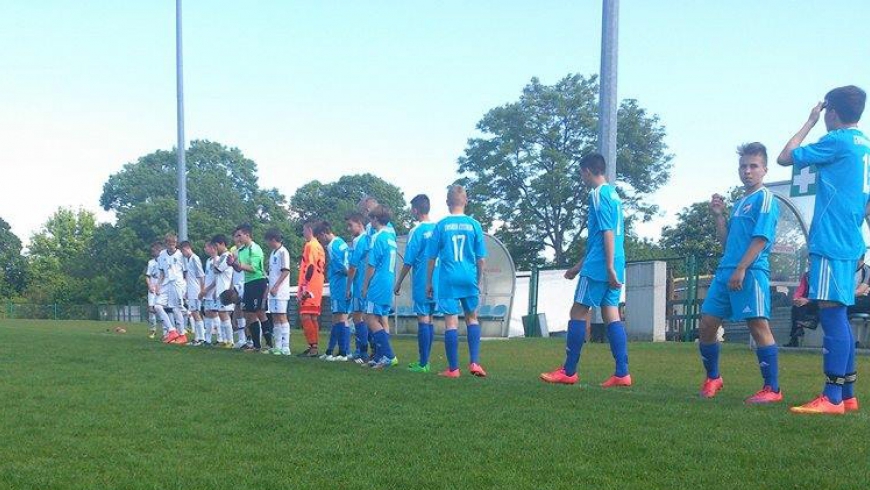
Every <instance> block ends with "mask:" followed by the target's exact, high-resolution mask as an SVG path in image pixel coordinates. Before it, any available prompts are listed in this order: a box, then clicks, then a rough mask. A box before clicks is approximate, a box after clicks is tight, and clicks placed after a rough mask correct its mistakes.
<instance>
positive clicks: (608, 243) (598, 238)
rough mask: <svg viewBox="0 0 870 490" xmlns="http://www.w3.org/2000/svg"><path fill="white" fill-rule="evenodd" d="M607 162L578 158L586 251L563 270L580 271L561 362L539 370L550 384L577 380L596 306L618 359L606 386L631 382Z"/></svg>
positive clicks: (618, 233)
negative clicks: (585, 197)
mask: <svg viewBox="0 0 870 490" xmlns="http://www.w3.org/2000/svg"><path fill="white" fill-rule="evenodd" d="M606 166H607V165H606V163H605V161H604V157H603V156H601V155H600V154H598V153H592V154H589V155H586V156H585V157H583V158H582V159H581V160H580V178H581V179H582V180H583V184H585V185H586V187H589V188H590V189H591V190H590V192H589V218H588V225H587V226H588V231H589V235H588V238H587V240H586V256H585V258H584V259H583V260H581V261H580V263H578V264H577V265H575V266H574V267H572V268H571V269H569V270H568V271H567V272H565V278H566V279H569V280H571V279H574V278H575V277H577V274H580V281H579V282H578V283H577V291H576V292H575V294H574V304H573V305H572V306H571V320H570V321H569V322H568V335H567V339H566V344H567V348H566V351H567V354H566V356H565V363H564V364H563V365H562V367H560V368H559V369H556V370H553V371H551V372H549V373H542V374H541V376H540V377H541V379H542V380H544V381H546V382H548V383H561V384H574V383H576V382H577V381H578V379H579V377H578V376H577V365H578V364H579V362H580V351H581V350H582V348H583V343H584V342H585V341H586V318H587V314H588V313H589V310H591V309H592V308H596V307H600V308H601V316H602V318H603V319H604V321H605V323H607V339H608V340H609V341H610V351H611V353H612V354H613V359H614V361H615V364H616V369H615V371H614V374H613V376H611V377H610V378H608V379H607V380H606V381H605V382H604V383H602V384H601V386H602V387H604V388H610V387H615V386H631V375H630V374H629V372H628V341H627V337H626V334H625V327H624V326H623V325H622V321H621V320H620V316H619V299H620V293H621V291H622V282H623V280H624V276H625V249H624V240H625V227H624V221H623V216H622V202H621V201H620V199H619V195H617V193H616V189H615V188H614V187H613V186H612V185H610V184H609V183H608V182H607V178H606V177H605V170H606Z"/></svg>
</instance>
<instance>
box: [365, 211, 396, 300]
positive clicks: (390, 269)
mask: <svg viewBox="0 0 870 490" xmlns="http://www.w3.org/2000/svg"><path fill="white" fill-rule="evenodd" d="M371 242H372V246H371V250H369V259H368V265H369V266H371V267H374V269H375V272H374V275H372V278H371V280H370V281H369V290H368V296H367V297H366V301H369V302H370V303H374V304H376V305H391V304H393V284H394V283H395V280H396V255H397V252H396V235H395V234H393V233H391V232H390V231H389V230H387V229H386V228H384V229H382V230H381V231H379V232H377V233H375V234H374V236H373V237H371Z"/></svg>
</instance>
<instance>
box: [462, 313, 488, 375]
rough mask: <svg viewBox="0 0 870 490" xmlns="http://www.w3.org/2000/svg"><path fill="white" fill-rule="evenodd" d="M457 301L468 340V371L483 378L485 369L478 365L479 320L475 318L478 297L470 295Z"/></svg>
mask: <svg viewBox="0 0 870 490" xmlns="http://www.w3.org/2000/svg"><path fill="white" fill-rule="evenodd" d="M459 302H460V305H461V306H462V310H463V314H464V315H465V327H466V336H465V339H466V341H467V342H468V372H470V373H471V374H472V375H474V376H477V377H478V378H485V377H486V371H484V369H483V366H481V365H480V321H478V319H477V308H478V307H479V306H480V297H479V296H471V297H468V298H462V299H461V300H460V301H459Z"/></svg>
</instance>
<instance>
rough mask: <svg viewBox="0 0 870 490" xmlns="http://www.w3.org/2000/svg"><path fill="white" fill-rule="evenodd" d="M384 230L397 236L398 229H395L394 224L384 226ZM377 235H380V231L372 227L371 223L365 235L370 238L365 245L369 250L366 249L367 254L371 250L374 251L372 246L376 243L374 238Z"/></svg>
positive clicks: (367, 226)
mask: <svg viewBox="0 0 870 490" xmlns="http://www.w3.org/2000/svg"><path fill="white" fill-rule="evenodd" d="M384 230H385V231H388V232H390V233H392V234H393V236H396V229H395V228H393V224H392V223H387V224H386V226H384ZM377 233H378V230H376V229H375V227H374V226H372V224H371V223H368V224H367V225H366V231H365V233H364V234H365V236H366V237H368V240H367V241H366V242H365V245H366V247H367V248H366V252H368V251H369V250H371V249H372V245H373V244H374V241H373V240H372V237H374V236H375V235H376V234H377Z"/></svg>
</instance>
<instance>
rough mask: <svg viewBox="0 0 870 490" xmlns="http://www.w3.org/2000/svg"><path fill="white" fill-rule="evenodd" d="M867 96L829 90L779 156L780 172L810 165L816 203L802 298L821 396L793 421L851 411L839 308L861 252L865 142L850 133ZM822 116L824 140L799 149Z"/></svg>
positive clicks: (845, 330)
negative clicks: (818, 334)
mask: <svg viewBox="0 0 870 490" xmlns="http://www.w3.org/2000/svg"><path fill="white" fill-rule="evenodd" d="M866 100H867V94H866V93H865V92H864V91H863V90H861V89H860V88H858V87H855V86H853V85H849V86H846V87H839V88H835V89H834V90H831V91H830V92H828V93H827V95H825V100H824V102H820V103H819V104H817V105H816V106H815V107H814V108H813V109H812V111H810V117H809V119H807V122H806V123H804V125H803V127H802V128H801V129H800V130H799V131H798V132H797V134H795V135H794V136H793V137H792V139H791V140H789V142H788V144H786V145H785V148H784V149H783V150H782V153H780V155H779V158H777V162H779V164H780V165H786V166H787V165H795V166H797V167H799V168H803V167H808V166H810V165H815V167H816V201H815V205H814V211H813V221H812V224H811V225H810V236H809V252H810V276H809V285H810V294H809V299H810V300H813V301H816V302H817V303H818V306H819V320H820V322H821V324H822V330H823V332H824V340H823V342H824V349H823V350H822V353H823V358H824V363H823V364H824V371H825V378H826V381H825V388H824V391H823V393H822V394H821V395H820V396H819V397H817V398H816V399H814V400H813V401H811V402H809V403H807V404H805V405H802V406H799V407H792V409H791V411H792V412H794V413H807V414H835V415H838V414H842V413H845V412H849V411H855V410H858V399H857V398H856V397H855V379H856V377H857V373H856V370H855V338H854V335H853V334H852V328H851V326H850V325H849V319H848V317H847V316H846V308H847V307H848V306H850V305H852V304H854V303H855V284H854V279H853V277H854V274H855V264H856V263H857V261H858V259H859V257H861V256H863V255H864V252H865V250H866V248H865V244H864V239H863V237H862V235H861V225H862V222H863V220H864V211H865V207H866V206H867V200H868V196H870V140H868V139H867V137H866V136H865V135H864V133H862V132H861V131H860V130H859V129H858V128H857V127H856V126H857V124H858V121H859V120H860V119H861V114H862V113H863V112H864V104H865V103H866ZM823 110H824V111H825V128H826V129H827V130H828V134H826V135H825V136H823V137H822V139H820V140H819V141H818V142H817V143H814V144H811V145H807V146H800V145H801V143H803V141H804V139H806V137H807V135H808V134H809V132H810V130H812V129H813V127H814V126H815V125H816V123H818V121H819V118H820V117H821V113H822V111H823Z"/></svg>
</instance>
